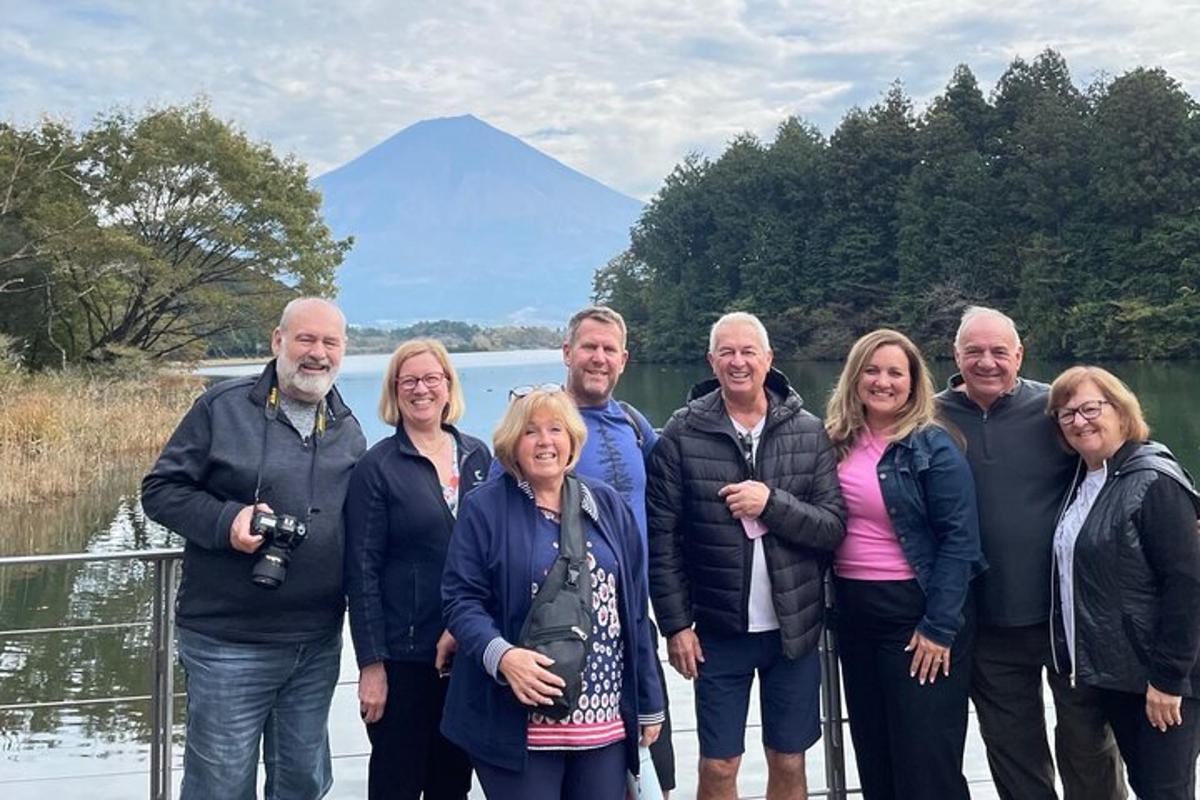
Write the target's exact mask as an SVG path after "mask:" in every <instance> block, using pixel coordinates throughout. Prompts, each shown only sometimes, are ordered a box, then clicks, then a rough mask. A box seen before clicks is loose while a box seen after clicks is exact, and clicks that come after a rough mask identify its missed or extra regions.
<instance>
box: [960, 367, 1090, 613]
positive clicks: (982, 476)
mask: <svg viewBox="0 0 1200 800" xmlns="http://www.w3.org/2000/svg"><path fill="white" fill-rule="evenodd" d="M961 384H962V376H961V375H954V376H953V377H951V378H950V382H949V385H950V388H948V389H946V390H945V391H942V392H940V393H939V394H938V396H937V402H938V407H939V409H940V410H941V412H942V414H943V416H944V417H945V419H946V420H947V421H949V422H950V423H952V424H953V425H954V426H955V427H957V428H958V429H959V430H960V431H961V432H962V434H963V436H964V437H966V440H967V460H968V461H969V462H970V464H971V472H972V474H973V475H974V477H975V491H976V494H977V496H978V500H979V532H980V538H981V540H982V543H983V554H984V557H985V558H986V559H987V561H988V564H989V565H990V566H989V569H988V571H987V572H985V573H984V574H983V575H982V576H981V577H980V578H978V579H977V580H976V581H975V583H976V584H977V586H978V589H977V592H978V595H977V597H978V612H979V623H980V624H981V625H995V626H1000V627H1017V626H1022V625H1036V624H1039V623H1043V622H1046V621H1047V620H1048V619H1049V618H1050V568H1051V543H1052V542H1053V539H1054V526H1055V523H1056V521H1057V519H1058V513H1059V510H1060V508H1061V506H1062V501H1063V498H1064V496H1065V494H1066V492H1067V490H1068V488H1069V487H1070V484H1071V477H1072V475H1073V474H1074V470H1075V463H1076V460H1077V459H1076V457H1075V456H1074V455H1073V454H1071V453H1068V452H1067V451H1066V450H1065V449H1064V448H1063V447H1062V446H1061V445H1060V444H1059V442H1058V437H1057V436H1056V435H1055V430H1054V427H1055V422H1054V420H1052V419H1051V418H1050V417H1049V416H1047V415H1046V397H1047V395H1048V393H1049V391H1050V387H1049V386H1047V385H1046V384H1044V383H1038V382H1037V381H1030V380H1025V379H1024V378H1020V379H1018V381H1017V386H1016V387H1015V388H1014V389H1013V391H1012V392H1010V393H1009V394H1007V395H1004V396H1003V397H1000V398H999V399H998V400H996V402H995V403H993V404H992V407H991V408H990V409H988V410H987V411H984V410H983V409H982V408H980V407H979V406H978V405H976V404H975V402H974V401H972V400H971V399H970V398H969V397H967V394H966V392H963V391H958V390H957V389H956V387H958V386H959V385H961Z"/></svg>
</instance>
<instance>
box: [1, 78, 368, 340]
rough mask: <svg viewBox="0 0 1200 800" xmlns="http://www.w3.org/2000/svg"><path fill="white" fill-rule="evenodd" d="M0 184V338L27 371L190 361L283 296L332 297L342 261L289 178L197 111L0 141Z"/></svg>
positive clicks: (201, 107)
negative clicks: (120, 358)
mask: <svg viewBox="0 0 1200 800" xmlns="http://www.w3.org/2000/svg"><path fill="white" fill-rule="evenodd" d="M6 168H7V169H6ZM0 174H5V175H6V177H7V178H8V181H7V187H6V186H5V184H4V183H0V193H3V192H5V190H6V189H7V191H8V193H9V194H8V195H7V196H10V197H11V199H10V200H9V202H8V203H7V204H6V205H0V284H4V283H6V284H7V287H6V288H7V291H5V292H4V294H3V295H0V311H5V312H6V313H5V315H4V322H3V323H0V324H2V325H4V329H5V332H7V333H8V334H9V335H11V336H15V337H19V338H21V339H22V340H23V341H24V343H25V349H26V357H27V359H28V360H30V361H32V362H35V363H36V362H46V361H53V360H56V359H61V360H64V361H73V360H79V359H93V360H106V359H109V358H112V357H114V356H115V355H119V354H121V353H125V352H140V353H144V354H147V355H149V356H152V357H156V358H162V357H177V356H183V355H197V354H202V353H203V352H205V348H206V347H207V344H208V343H209V342H211V341H213V340H214V339H216V338H218V337H222V336H225V337H229V336H230V335H233V334H236V333H237V332H238V331H243V330H246V329H248V328H256V327H257V328H261V327H262V326H263V325H264V323H265V321H266V320H269V319H270V318H271V317H272V316H273V315H275V314H277V313H278V310H279V308H280V306H281V304H282V303H283V302H285V301H286V299H287V298H288V297H290V296H292V295H294V294H296V293H298V292H303V293H316V294H324V295H330V294H332V293H333V291H334V285H333V280H334V275H335V271H336V268H337V266H338V265H339V264H340V263H341V261H342V258H343V257H344V255H345V253H346V251H347V249H348V248H349V247H350V241H349V240H343V241H338V240H335V239H334V238H333V237H332V235H331V234H330V232H329V230H328V228H327V227H326V226H325V224H324V223H323V221H322V220H321V216H320V196H319V194H317V193H316V192H315V191H314V190H313V189H312V188H311V187H310V185H309V178H308V174H307V169H306V167H305V166H304V164H302V163H301V162H299V161H297V160H296V159H294V158H292V157H280V156H278V155H276V154H275V153H274V152H273V151H272V149H271V148H270V147H269V146H268V145H266V144H262V143H257V142H253V141H251V140H250V139H249V138H248V137H247V136H246V135H245V133H243V132H242V131H240V130H238V129H237V128H236V127H235V126H233V125H232V124H230V123H228V122H226V121H223V120H221V119H219V118H218V117H216V116H215V115H214V114H213V113H212V111H211V110H210V109H209V108H208V107H207V105H206V104H204V103H203V102H200V101H198V102H194V103H192V104H189V105H186V106H171V107H167V108H161V109H152V110H150V111H147V112H145V113H143V114H132V113H130V112H127V111H122V110H116V111H112V112H109V113H107V114H104V115H102V116H100V117H99V118H98V119H97V120H96V121H95V122H94V124H93V125H92V126H91V128H89V129H88V130H86V131H83V132H81V133H78V134H76V133H74V132H72V131H70V130H69V129H68V128H66V127H65V126H62V125H58V124H53V123H46V124H44V125H43V126H42V127H41V128H40V129H37V130H31V131H20V130H16V129H13V128H11V127H10V128H6V129H0ZM4 196H6V195H4V194H0V197H4ZM0 202H2V200H0ZM18 309H20V310H22V313H20V314H17V313H13V314H9V313H7V311H10V310H11V311H14V312H15V311H16V310H18Z"/></svg>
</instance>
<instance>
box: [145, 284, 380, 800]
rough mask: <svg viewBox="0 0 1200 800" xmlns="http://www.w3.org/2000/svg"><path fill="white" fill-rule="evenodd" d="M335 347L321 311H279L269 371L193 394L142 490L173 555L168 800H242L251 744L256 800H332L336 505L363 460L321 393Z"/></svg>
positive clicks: (249, 795)
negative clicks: (173, 721)
mask: <svg viewBox="0 0 1200 800" xmlns="http://www.w3.org/2000/svg"><path fill="white" fill-rule="evenodd" d="M345 347H346V320H345V318H344V317H343V316H342V313H341V311H339V310H338V309H337V307H336V306H334V305H333V304H332V303H330V302H329V301H327V300H321V299H318V298H299V299H296V300H293V301H292V302H290V303H288V305H287V307H286V308H285V309H284V311H283V315H282V316H281V318H280V320H279V327H277V328H276V329H275V331H274V333H273V334H272V337H271V350H272V351H273V352H274V354H275V359H274V360H272V361H271V362H270V363H268V364H267V366H266V367H265V368H264V369H263V371H262V373H260V374H259V375H258V376H255V377H248V378H242V379H238V380H229V381H224V382H221V383H218V384H216V385H214V386H212V387H211V388H210V389H209V390H208V391H206V392H205V393H204V394H203V395H202V396H201V397H200V398H199V399H198V400H197V401H196V403H195V405H193V406H192V408H191V410H190V411H188V413H187V415H186V416H184V418H183V421H182V422H180V424H179V427H178V428H177V429H176V430H175V433H174V434H173V435H172V436H171V439H170V441H169V442H167V445H166V447H165V448H164V449H163V451H162V454H161V455H160V456H159V458H158V461H157V462H156V463H155V465H154V467H153V469H151V471H150V473H149V474H148V475H147V476H146V478H145V480H144V481H143V482H142V506H143V508H144V509H145V511H146V514H147V515H148V516H149V517H150V518H151V519H153V520H155V521H156V522H159V523H161V524H163V525H165V526H166V527H168V528H170V529H171V530H173V531H175V532H176V533H178V534H180V535H181V536H183V538H184V539H185V540H186V546H185V550H184V557H183V580H182V583H181V584H180V588H179V602H178V607H177V611H176V619H177V621H178V628H179V631H178V633H179V638H178V645H179V657H180V661H181V662H182V663H183V667H184V671H185V672H186V675H187V745H186V750H185V755H184V766H183V787H182V791H181V797H182V798H183V800H200V799H201V798H222V800H226V799H228V800H242V799H243V798H245V800H252V799H253V798H254V797H255V796H256V791H255V777H256V774H257V767H258V755H259V748H260V744H261V748H262V757H263V762H264V764H265V766H266V786H265V795H266V796H267V797H271V798H278V799H279V800H316V799H317V798H320V797H323V796H324V795H325V794H326V792H328V791H329V788H330V786H331V785H332V782H333V779H332V773H331V768H330V757H329V740H328V736H327V734H326V725H327V721H328V717H329V704H330V701H331V700H332V698H333V689H334V685H335V684H336V683H337V676H338V667H339V661H340V654H341V631H342V614H343V612H344V610H345V599H344V596H343V593H342V545H343V528H342V503H343V501H344V500H345V497H346V487H347V484H348V482H349V479H350V471H351V469H352V468H353V467H354V463H355V462H356V461H357V460H358V458H359V456H361V455H362V453H363V451H364V450H365V449H366V440H365V439H364V438H363V433H362V429H361V428H360V427H359V424H358V420H356V419H355V418H354V415H353V414H352V413H351V412H350V409H349V408H347V407H346V405H345V404H344V403H343V402H342V399H341V396H340V395H339V394H338V392H337V390H336V389H335V388H333V381H334V379H335V378H336V377H337V373H338V368H339V367H340V366H341V362H342V355H343V353H344V352H345ZM256 512H265V516H266V520H265V521H264V520H263V519H262V516H261V515H258V514H257V513H256ZM289 518H290V519H289ZM256 519H258V520H259V521H260V524H258V525H257V526H256V525H255V524H254V521H255V520H256ZM272 520H277V522H276V523H275V524H272ZM293 520H294V525H293V522H292V521H293ZM289 528H290V530H289Z"/></svg>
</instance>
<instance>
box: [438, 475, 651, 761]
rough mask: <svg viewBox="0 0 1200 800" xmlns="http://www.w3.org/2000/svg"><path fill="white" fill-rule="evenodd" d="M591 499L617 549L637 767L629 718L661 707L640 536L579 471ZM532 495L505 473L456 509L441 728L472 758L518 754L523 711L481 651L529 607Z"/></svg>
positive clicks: (600, 526) (620, 503) (510, 631)
mask: <svg viewBox="0 0 1200 800" xmlns="http://www.w3.org/2000/svg"><path fill="white" fill-rule="evenodd" d="M581 481H582V482H583V483H584V484H585V485H586V486H587V488H588V489H589V490H590V491H591V494H592V497H593V499H594V500H595V505H596V507H597V511H598V512H599V513H598V518H599V519H598V521H597V522H596V524H595V525H594V529H595V530H596V531H597V532H598V533H599V535H600V536H601V537H603V538H604V540H605V542H606V543H607V544H608V545H609V547H611V548H612V550H613V552H614V553H616V554H617V560H618V562H619V564H620V571H619V575H618V578H619V581H620V583H619V587H620V588H619V590H618V591H619V594H620V601H621V635H622V637H624V639H625V654H626V655H625V663H624V666H623V674H622V685H623V686H624V687H625V689H624V691H623V692H622V693H621V718H622V719H623V720H624V722H625V749H626V761H627V764H628V765H629V768H630V769H631V770H633V771H634V772H635V773H636V772H637V765H638V757H637V742H638V737H639V729H638V727H639V726H638V717H639V715H640V716H642V717H648V716H651V715H657V714H661V713H662V711H663V688H662V685H661V684H660V683H659V680H658V674H657V672H656V670H655V664H654V660H655V654H654V644H653V642H652V640H651V631H650V621H649V617H648V615H647V601H646V584H645V581H644V580H643V578H642V576H643V575H644V574H645V572H644V568H643V565H642V562H643V559H644V558H645V554H644V553H643V551H642V544H641V536H640V534H639V533H638V527H637V522H636V521H635V520H634V518H633V513H632V512H631V511H630V510H629V507H628V506H627V505H626V504H625V501H624V500H622V499H621V496H620V495H618V494H617V492H616V491H615V490H614V489H612V488H611V487H609V486H608V485H607V484H604V483H601V482H599V481H595V480H589V479H587V478H581ZM538 513H540V512H538V511H537V508H536V507H535V505H534V503H533V501H532V500H531V499H530V498H529V497H528V495H526V494H525V493H524V492H523V491H522V490H521V488H520V487H519V486H518V485H517V482H516V481H515V480H514V479H513V478H512V477H511V476H510V475H507V474H505V475H501V476H499V477H496V478H492V479H490V480H488V481H486V482H485V483H483V484H480V485H479V486H477V487H476V488H475V490H474V491H472V492H471V493H470V494H468V495H467V496H466V497H465V498H464V500H463V504H462V506H461V507H460V509H459V513H458V522H457V524H456V525H455V528H454V536H453V537H451V540H450V551H449V553H448V554H447V556H446V571H445V573H444V574H443V576H442V599H443V602H444V613H445V622H446V627H447V628H448V629H449V630H450V632H451V633H452V634H454V638H455V639H457V640H458V652H457V654H456V656H455V659H454V669H453V671H452V672H451V674H450V688H449V692H448V695H447V697H446V708H445V712H444V714H443V716H442V733H444V734H445V735H446V738H448V739H450V741H452V742H454V743H455V744H457V745H459V746H460V747H462V748H463V749H464V750H466V751H467V752H468V753H469V754H470V755H471V757H472V758H477V759H479V760H481V761H484V762H487V763H489V764H493V765H495V766H497V767H501V768H503V769H509V770H514V771H521V770H523V769H524V767H525V759H526V753H527V745H526V730H527V727H528V722H529V709H528V708H526V707H525V706H523V705H521V704H520V703H519V702H518V701H517V699H516V697H515V696H514V695H513V693H512V689H510V688H509V687H508V686H507V685H505V684H502V683H500V682H499V681H498V680H497V679H496V678H493V677H492V676H491V675H489V674H488V672H487V670H486V669H485V668H484V665H483V655H484V650H485V649H486V648H487V646H488V644H489V643H490V642H492V640H493V639H495V638H496V637H498V636H499V637H503V638H504V639H506V640H507V641H509V642H512V643H514V644H515V643H516V642H517V641H519V639H520V634H521V626H522V624H523V623H524V622H525V617H526V615H527V614H528V613H529V608H530V606H531V605H532V602H533V597H532V591H531V589H532V587H531V584H530V576H531V574H532V563H533V546H532V544H533V531H534V526H535V524H536V520H537V518H536V516H535V515H536V514H538Z"/></svg>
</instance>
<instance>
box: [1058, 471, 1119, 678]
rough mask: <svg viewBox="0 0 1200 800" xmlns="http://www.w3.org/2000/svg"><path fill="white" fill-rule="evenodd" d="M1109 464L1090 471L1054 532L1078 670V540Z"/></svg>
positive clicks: (1071, 646)
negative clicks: (1076, 585)
mask: <svg viewBox="0 0 1200 800" xmlns="http://www.w3.org/2000/svg"><path fill="white" fill-rule="evenodd" d="M1107 477H1108V465H1107V464H1105V465H1104V466H1103V467H1100V469H1095V470H1091V471H1089V472H1088V474H1087V477H1085V478H1084V479H1083V483H1081V484H1079V491H1078V492H1076V493H1075V499H1074V500H1072V501H1071V505H1069V506H1067V510H1066V511H1064V512H1063V516H1062V519H1061V520H1060V521H1059V523H1058V527H1057V528H1056V529H1055V531H1054V558H1055V561H1057V562H1058V596H1059V599H1060V600H1061V601H1062V615H1063V630H1064V632H1065V633H1066V635H1067V652H1069V653H1070V654H1071V671H1072V672H1074V671H1075V541H1076V540H1077V539H1078V538H1079V532H1080V531H1081V530H1083V523H1084V522H1085V521H1086V520H1087V516H1088V512H1090V511H1091V510H1092V506H1093V505H1094V504H1095V502H1096V497H1097V495H1099V494H1100V490H1101V489H1102V488H1104V481H1105V479H1106V478H1107Z"/></svg>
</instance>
